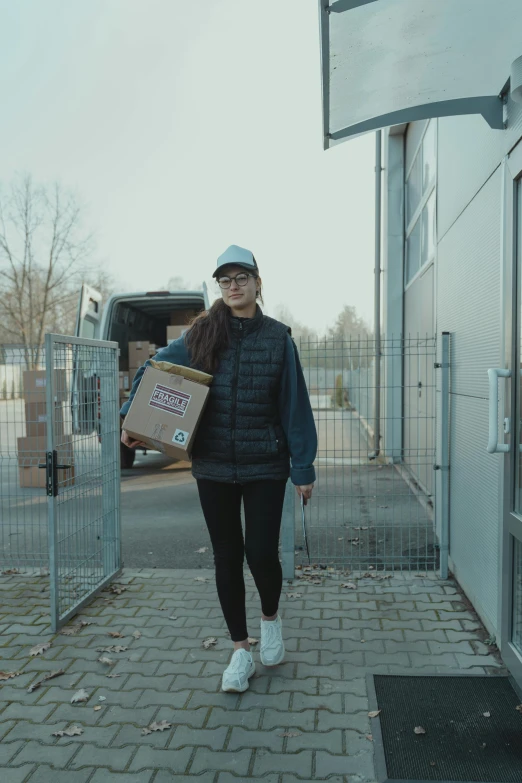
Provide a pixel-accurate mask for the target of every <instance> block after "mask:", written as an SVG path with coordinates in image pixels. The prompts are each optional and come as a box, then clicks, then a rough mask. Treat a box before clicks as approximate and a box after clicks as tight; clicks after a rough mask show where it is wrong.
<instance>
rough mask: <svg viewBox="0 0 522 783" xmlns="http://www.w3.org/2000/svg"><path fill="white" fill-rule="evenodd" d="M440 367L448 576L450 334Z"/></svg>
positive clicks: (443, 572)
mask: <svg viewBox="0 0 522 783" xmlns="http://www.w3.org/2000/svg"><path fill="white" fill-rule="evenodd" d="M440 369H441V371H442V377H441V389H440V390H441V405H440V427H441V438H440V465H439V466H438V467H439V469H440V504H441V508H440V522H441V524H440V578H441V579H447V578H448V556H449V469H450V464H449V458H450V455H449V415H450V411H449V406H450V385H449V378H450V375H449V374H450V335H449V332H443V333H442V356H441V364H440Z"/></svg>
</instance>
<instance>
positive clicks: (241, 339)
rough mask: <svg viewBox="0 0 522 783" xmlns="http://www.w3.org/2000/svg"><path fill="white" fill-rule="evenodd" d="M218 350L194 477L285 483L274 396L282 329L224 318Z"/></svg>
mask: <svg viewBox="0 0 522 783" xmlns="http://www.w3.org/2000/svg"><path fill="white" fill-rule="evenodd" d="M230 325H231V331H232V339H231V343H230V345H229V347H228V348H227V349H226V350H225V351H223V353H222V355H221V358H220V362H219V366H218V369H217V371H216V372H215V373H214V380H213V382H212V386H211V387H210V393H209V398H208V403H207V407H206V409H205V412H204V413H203V417H202V419H201V423H200V425H199V428H198V431H197V434H196V438H195V441H194V447H193V450H192V475H193V476H194V478H197V479H211V480H213V481H224V482H229V483H230V482H237V483H239V484H244V483H246V482H248V481H258V480H262V479H287V478H288V476H289V474H290V458H289V452H288V446H287V442H286V437H285V434H284V430H283V428H282V426H281V421H280V418H279V406H278V397H279V390H280V386H281V376H282V373H283V366H284V355H285V342H286V335H287V333H288V331H289V329H288V327H287V326H285V325H284V324H282V323H280V322H279V321H275V320H274V319H273V318H270V317H268V316H266V315H263V313H262V311H261V309H260V308H259V306H257V309H256V314H255V316H254V318H247V319H242V318H234V317H231V319H230Z"/></svg>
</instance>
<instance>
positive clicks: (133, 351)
mask: <svg viewBox="0 0 522 783" xmlns="http://www.w3.org/2000/svg"><path fill="white" fill-rule="evenodd" d="M157 352H158V351H157V348H156V346H155V345H154V343H149V342H147V341H146V340H138V341H137V342H132V343H129V368H131V367H132V368H136V369H137V368H138V367H141V365H142V364H145V362H146V361H147V359H150V357H151V356H155V355H156V353H157Z"/></svg>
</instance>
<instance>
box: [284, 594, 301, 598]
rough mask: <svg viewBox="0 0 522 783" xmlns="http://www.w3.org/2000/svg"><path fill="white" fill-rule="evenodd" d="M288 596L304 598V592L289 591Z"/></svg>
mask: <svg viewBox="0 0 522 783" xmlns="http://www.w3.org/2000/svg"><path fill="white" fill-rule="evenodd" d="M286 597H287V598H302V597H303V594H302V593H287V594H286Z"/></svg>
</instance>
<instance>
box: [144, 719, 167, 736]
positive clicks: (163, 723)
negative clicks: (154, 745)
mask: <svg viewBox="0 0 522 783" xmlns="http://www.w3.org/2000/svg"><path fill="white" fill-rule="evenodd" d="M171 726H172V723H169V722H168V720H160V721H159V723H156V721H154V722H153V723H151V724H150V725H149V726H147V727H146V728H145V729H142V731H141V733H142V734H152V732H153V731H165V729H170V727H171Z"/></svg>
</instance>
